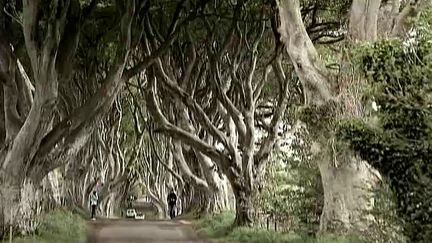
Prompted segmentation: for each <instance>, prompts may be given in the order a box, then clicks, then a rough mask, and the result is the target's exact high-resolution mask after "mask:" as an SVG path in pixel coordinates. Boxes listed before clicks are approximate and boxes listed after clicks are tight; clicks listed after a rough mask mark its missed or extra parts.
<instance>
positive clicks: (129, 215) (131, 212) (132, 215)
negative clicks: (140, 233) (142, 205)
mask: <svg viewBox="0 0 432 243" xmlns="http://www.w3.org/2000/svg"><path fill="white" fill-rule="evenodd" d="M136 216H137V213H136V211H135V209H133V208H129V209H127V210H126V218H133V219H134V218H135V217H136Z"/></svg>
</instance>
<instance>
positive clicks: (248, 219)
mask: <svg viewBox="0 0 432 243" xmlns="http://www.w3.org/2000/svg"><path fill="white" fill-rule="evenodd" d="M233 190H234V195H235V200H236V217H235V220H234V226H248V227H249V226H252V223H253V212H254V206H253V201H252V200H253V193H252V190H251V189H250V188H248V187H247V186H244V185H236V186H233Z"/></svg>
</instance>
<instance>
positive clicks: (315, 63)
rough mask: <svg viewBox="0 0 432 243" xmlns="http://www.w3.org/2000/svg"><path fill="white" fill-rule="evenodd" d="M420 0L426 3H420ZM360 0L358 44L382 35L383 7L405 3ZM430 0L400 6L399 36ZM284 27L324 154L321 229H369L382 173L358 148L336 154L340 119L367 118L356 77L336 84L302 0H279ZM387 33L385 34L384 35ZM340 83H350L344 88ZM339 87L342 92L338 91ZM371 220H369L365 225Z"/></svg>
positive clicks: (354, 21)
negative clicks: (355, 92)
mask: <svg viewBox="0 0 432 243" xmlns="http://www.w3.org/2000/svg"><path fill="white" fill-rule="evenodd" d="M420 2H422V3H421V4H420ZM380 3H381V1H363V0H355V1H353V2H352V5H351V10H350V12H349V14H350V17H349V19H350V23H349V30H348V33H349V34H348V36H349V37H350V38H349V41H350V43H351V44H355V43H356V42H364V41H374V40H376V39H377V38H378V37H380V36H381V35H380V34H378V32H377V28H378V22H377V21H378V19H379V13H380V9H381V8H380V7H381V6H383V7H387V6H389V4H392V3H394V4H398V3H400V1H388V2H386V3H383V5H381V4H380ZM428 4H430V1H413V2H412V3H409V4H407V6H406V7H405V8H403V11H402V12H399V9H397V11H396V9H395V15H394V16H393V19H395V20H397V21H396V22H395V23H398V22H399V23H402V22H403V23H406V24H407V25H406V26H405V27H404V28H403V29H402V30H401V29H400V28H398V27H397V25H396V26H395V29H396V30H395V31H393V33H394V35H396V33H397V35H399V36H400V35H402V36H403V35H404V34H405V33H406V31H407V30H408V27H409V24H408V22H407V18H408V15H409V17H413V16H414V17H415V16H416V14H417V11H421V10H422V9H423V8H424V7H425V6H427V5H428ZM413 6H414V7H415V6H417V7H418V8H415V9H416V11H414V12H415V13H416V14H414V15H412V14H413V13H414V12H411V11H409V12H410V14H408V15H406V14H405V12H404V11H407V10H406V9H411V7H413ZM278 9H279V16H280V21H281V26H280V28H279V32H280V34H281V37H282V42H283V43H284V44H285V47H286V50H287V53H288V54H289V56H290V58H291V61H292V63H293V65H294V68H295V70H296V73H297V75H298V76H299V79H300V80H301V82H302V86H303V90H304V93H305V96H306V105H307V108H306V109H304V111H303V112H304V114H303V115H304V116H305V117H304V118H303V119H304V120H305V121H307V124H308V126H309V127H310V129H311V130H312V134H314V140H315V143H314V146H313V148H312V149H313V152H314V153H315V154H316V155H318V156H319V158H320V162H319V167H320V171H321V178H322V180H323V187H324V201H325V203H324V209H323V214H322V217H321V230H324V231H326V230H329V231H336V232H344V231H346V230H348V231H364V230H367V225H368V224H367V222H365V220H363V219H362V217H363V215H364V212H365V211H367V210H368V209H370V202H369V199H370V198H371V194H370V193H369V192H368V191H369V190H370V187H371V186H373V185H374V184H375V181H376V179H377V177H376V176H375V175H374V173H373V170H371V168H370V166H369V165H368V164H367V163H365V162H364V161H359V159H358V158H357V157H356V156H355V154H354V153H353V151H349V150H348V151H345V152H344V153H342V154H340V153H336V150H335V149H334V148H335V143H334V141H335V136H334V132H335V121H336V120H337V119H338V118H339V117H344V116H354V117H355V116H362V106H361V104H359V102H358V100H359V98H360V97H350V96H347V95H346V93H345V94H344V91H347V89H346V87H348V88H352V87H355V85H354V84H353V83H352V80H351V81H350V80H349V79H348V80H347V79H345V80H342V81H347V83H345V84H342V83H340V82H339V83H336V81H335V80H334V75H332V73H331V72H329V70H328V69H327V68H326V67H325V65H324V63H323V61H322V60H321V59H320V57H319V55H318V52H317V50H316V49H315V47H314V45H313V43H312V41H311V39H310V37H309V36H308V34H307V32H306V28H305V25H304V23H303V20H302V18H301V11H300V2H299V1H298V0H297V1H287V0H280V1H278ZM382 34H384V33H382ZM341 87H342V88H343V87H345V90H344V89H341ZM338 88H339V90H338ZM365 223H366V224H365Z"/></svg>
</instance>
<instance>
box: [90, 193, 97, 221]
mask: <svg viewBox="0 0 432 243" xmlns="http://www.w3.org/2000/svg"><path fill="white" fill-rule="evenodd" d="M98 200H99V197H98V194H97V192H96V190H94V191H92V193H91V194H90V207H91V219H92V220H96V208H97V204H98Z"/></svg>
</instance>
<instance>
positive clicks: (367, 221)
mask: <svg viewBox="0 0 432 243" xmlns="http://www.w3.org/2000/svg"><path fill="white" fill-rule="evenodd" d="M324 153H325V152H323V153H321V154H322V156H320V157H321V161H319V163H318V167H319V169H320V173H321V180H322V184H323V189H324V208H323V211H322V214H321V220H320V231H321V232H337V233H344V232H346V233H348V232H358V233H362V232H365V231H367V230H368V229H369V226H370V225H371V223H373V220H374V218H373V216H371V214H370V210H372V207H373V191H372V190H373V186H374V185H375V183H376V180H377V176H376V174H374V173H373V169H372V168H371V167H370V166H369V165H368V164H367V163H366V162H364V161H360V160H359V159H357V158H354V157H349V158H347V161H341V162H340V165H337V164H335V163H334V162H333V161H332V158H331V156H330V154H329V153H327V154H324Z"/></svg>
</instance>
